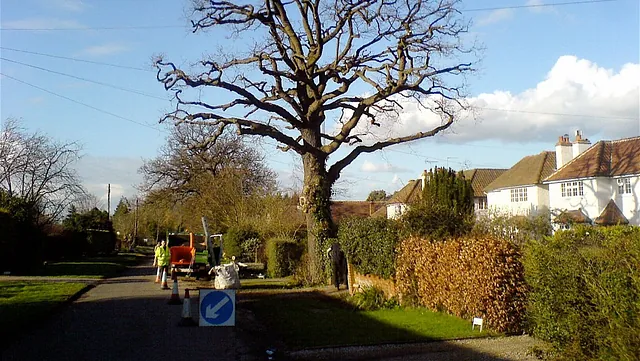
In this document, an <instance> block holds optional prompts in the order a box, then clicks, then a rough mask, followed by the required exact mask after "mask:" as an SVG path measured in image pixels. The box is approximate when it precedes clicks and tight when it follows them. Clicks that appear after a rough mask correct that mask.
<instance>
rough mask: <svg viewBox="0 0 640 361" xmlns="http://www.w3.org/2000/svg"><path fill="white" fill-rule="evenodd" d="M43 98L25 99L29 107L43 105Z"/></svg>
mask: <svg viewBox="0 0 640 361" xmlns="http://www.w3.org/2000/svg"><path fill="white" fill-rule="evenodd" d="M44 101H45V98H44V97H31V98H28V99H27V102H28V103H29V104H31V105H38V104H42V103H44Z"/></svg>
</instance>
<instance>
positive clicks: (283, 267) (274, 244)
mask: <svg viewBox="0 0 640 361" xmlns="http://www.w3.org/2000/svg"><path fill="white" fill-rule="evenodd" d="M303 253H304V245H303V244H301V243H299V242H297V241H296V240H294V239H290V238H271V239H269V240H268V241H267V275H268V276H269V277H286V276H290V275H292V274H293V273H294V272H295V270H296V268H297V267H298V266H299V264H300V260H301V259H302V254H303Z"/></svg>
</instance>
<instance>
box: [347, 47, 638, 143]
mask: <svg viewBox="0 0 640 361" xmlns="http://www.w3.org/2000/svg"><path fill="white" fill-rule="evenodd" d="M639 89H640V64H632V63H629V64H625V65H624V66H622V67H621V68H620V69H619V70H617V71H615V70H612V69H605V68H603V67H600V66H598V65H597V64H595V63H593V62H591V61H589V60H585V59H578V58H577V57H575V56H562V57H560V58H559V59H558V61H557V62H556V64H555V65H554V66H553V68H552V69H551V70H550V71H549V73H548V74H547V76H546V78H545V79H544V80H542V81H540V82H539V83H538V84H536V85H534V86H532V87H531V88H529V89H527V90H525V91H523V92H521V93H516V94H514V93H511V92H509V91H507V90H496V91H494V92H492V93H482V94H479V95H477V96H475V97H471V98H469V99H468V100H467V101H468V103H469V104H471V105H472V106H474V107H475V108H476V112H477V114H476V117H475V119H474V118H473V117H471V116H469V115H468V114H460V116H459V118H458V120H457V122H456V123H454V125H453V126H452V127H451V128H450V129H448V130H446V131H445V132H443V133H441V134H440V135H438V136H436V137H435V139H436V140H438V141H441V142H448V143H463V142H472V141H479V140H501V141H505V142H519V143H527V142H549V144H552V143H555V140H556V139H557V137H558V136H559V135H561V134H564V133H572V132H573V131H574V130H576V129H580V130H582V131H583V133H584V134H585V135H586V136H587V137H588V136H590V135H594V134H599V135H601V136H603V137H605V138H606V139H617V138H624V137H629V136H634V135H638V134H639V133H640V121H639V118H640V90H639ZM402 105H403V108H404V109H403V110H402V112H401V113H400V115H399V116H398V117H397V118H396V119H395V122H394V123H392V124H391V126H390V127H389V126H387V127H385V123H384V122H383V123H382V127H379V128H377V127H370V126H363V127H361V129H358V132H359V133H366V132H371V133H372V135H370V136H367V137H363V139H365V142H366V143H371V142H372V141H373V140H379V139H382V138H386V137H389V136H403V135H408V134H414V133H417V132H420V131H426V130H430V129H432V128H433V127H434V126H437V125H439V124H440V118H439V116H437V115H436V114H433V113H431V112H429V111H425V110H424V109H423V108H421V107H418V104H417V103H416V102H415V101H409V100H404V101H403V102H402ZM387 125H389V123H387Z"/></svg>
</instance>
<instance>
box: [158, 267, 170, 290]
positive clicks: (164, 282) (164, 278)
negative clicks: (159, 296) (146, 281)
mask: <svg viewBox="0 0 640 361" xmlns="http://www.w3.org/2000/svg"><path fill="white" fill-rule="evenodd" d="M160 289H162V290H168V289H169V285H167V271H166V270H164V271H162V286H161V287H160Z"/></svg>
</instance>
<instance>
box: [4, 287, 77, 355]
mask: <svg viewBox="0 0 640 361" xmlns="http://www.w3.org/2000/svg"><path fill="white" fill-rule="evenodd" d="M85 286H86V284H84V283H72V282H32V281H26V282H22V281H6V282H0V339H2V340H3V341H2V342H0V346H3V348H4V346H5V345H6V344H4V342H6V341H8V340H10V339H12V338H14V337H15V336H16V335H17V334H20V333H22V332H23V331H24V330H26V329H28V328H33V326H34V325H35V324H39V323H41V322H42V320H43V319H45V318H47V317H48V316H49V315H50V314H51V312H52V311H53V310H54V309H55V308H56V307H58V306H60V305H61V304H62V303H63V302H65V301H67V300H68V299H69V298H70V297H71V296H73V295H74V294H76V293H77V292H79V291H80V290H82V289H83V288H84V287H85Z"/></svg>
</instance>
